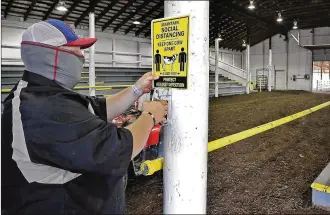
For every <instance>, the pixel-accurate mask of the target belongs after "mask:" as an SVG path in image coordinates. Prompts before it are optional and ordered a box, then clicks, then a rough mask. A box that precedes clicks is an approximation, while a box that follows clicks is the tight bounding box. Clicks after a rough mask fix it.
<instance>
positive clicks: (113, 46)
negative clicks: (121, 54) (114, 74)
mask: <svg viewBox="0 0 330 215" xmlns="http://www.w3.org/2000/svg"><path fill="white" fill-rule="evenodd" d="M115 66H116V39H115V38H112V67H115Z"/></svg>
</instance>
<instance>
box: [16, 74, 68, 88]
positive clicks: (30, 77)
mask: <svg viewBox="0 0 330 215" xmlns="http://www.w3.org/2000/svg"><path fill="white" fill-rule="evenodd" d="M22 80H23V81H26V82H28V83H29V84H31V85H37V86H51V87H58V88H63V87H62V86H61V85H59V84H58V83H57V82H56V81H54V80H50V79H48V78H46V77H44V76H42V75H38V74H36V73H33V72H29V71H27V70H24V73H23V77H22ZM63 89H64V88H63Z"/></svg>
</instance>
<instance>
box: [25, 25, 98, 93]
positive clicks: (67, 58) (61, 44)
mask: <svg viewBox="0 0 330 215" xmlns="http://www.w3.org/2000/svg"><path fill="white" fill-rule="evenodd" d="M96 40H97V39H96V38H79V37H78V36H77V35H76V33H75V32H74V31H73V30H72V29H71V27H70V26H69V25H67V24H66V23H64V22H62V21H60V20H46V21H42V22H38V23H35V24H33V25H31V26H30V27H29V28H28V29H27V30H26V31H25V32H24V33H23V36H22V43H21V57H22V60H23V62H24V64H25V67H26V70H27V71H29V72H32V73H37V74H39V75H42V76H44V77H46V78H48V79H51V80H54V81H56V82H58V83H59V84H61V85H62V86H64V87H66V88H73V87H74V86H75V85H76V84H78V83H79V81H80V74H81V70H82V68H83V64H84V55H83V52H82V50H83V49H86V48H89V47H90V46H92V45H93V44H94V43H95V42H96Z"/></svg>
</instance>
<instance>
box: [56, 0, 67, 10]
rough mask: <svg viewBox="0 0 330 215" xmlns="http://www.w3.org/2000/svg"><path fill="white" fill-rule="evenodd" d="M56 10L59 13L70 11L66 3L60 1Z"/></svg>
mask: <svg viewBox="0 0 330 215" xmlns="http://www.w3.org/2000/svg"><path fill="white" fill-rule="evenodd" d="M56 10H59V11H67V10H68V9H67V8H66V7H65V2H64V1H60V2H59V3H58V4H57V6H56Z"/></svg>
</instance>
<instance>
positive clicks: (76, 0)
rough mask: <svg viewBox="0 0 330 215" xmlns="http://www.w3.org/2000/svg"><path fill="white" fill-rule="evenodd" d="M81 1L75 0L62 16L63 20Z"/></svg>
mask: <svg viewBox="0 0 330 215" xmlns="http://www.w3.org/2000/svg"><path fill="white" fill-rule="evenodd" d="M80 1H81V0H74V2H73V3H72V5H71V6H70V8H69V9H68V11H67V12H66V13H65V14H64V15H63V16H62V17H61V20H65V19H66V18H67V17H68V16H69V14H70V13H71V12H72V11H73V10H74V9H75V8H76V7H77V5H78V4H79V2H80Z"/></svg>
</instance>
